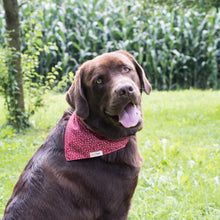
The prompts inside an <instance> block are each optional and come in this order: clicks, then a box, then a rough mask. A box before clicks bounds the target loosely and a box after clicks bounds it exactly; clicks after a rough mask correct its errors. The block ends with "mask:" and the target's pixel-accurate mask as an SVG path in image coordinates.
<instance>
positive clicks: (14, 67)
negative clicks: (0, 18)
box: [3, 0, 27, 129]
mask: <svg viewBox="0 0 220 220" xmlns="http://www.w3.org/2000/svg"><path fill="white" fill-rule="evenodd" d="M3 4H4V9H5V19H6V29H7V41H8V47H9V50H10V51H11V53H9V54H10V55H9V56H10V57H8V63H7V65H8V74H9V85H8V88H9V91H10V92H9V94H10V95H9V96H10V97H9V101H8V102H9V105H8V110H9V122H10V123H11V124H12V125H13V126H14V127H16V128H17V129H20V128H21V127H24V126H25V125H26V124H27V123H26V116H25V107H24V94H23V84H22V68H21V39H20V25H19V6H18V2H17V0H3Z"/></svg>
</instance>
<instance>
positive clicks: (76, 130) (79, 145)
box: [65, 112, 129, 161]
mask: <svg viewBox="0 0 220 220" xmlns="http://www.w3.org/2000/svg"><path fill="white" fill-rule="evenodd" d="M128 141H129V137H126V138H123V139H120V140H108V139H105V138H104V137H100V136H98V135H97V134H95V133H94V132H92V131H90V130H89V129H88V128H87V127H86V126H85V125H84V124H83V123H82V122H81V121H80V119H79V118H78V117H77V116H76V114H75V112H74V113H73V114H72V116H71V117H70V119H69V121H68V123H67V127H66V132H65V157H66V160H67V161H71V160H79V159H86V158H92V157H98V156H102V155H105V154H110V153H112V152H114V151H117V150H119V149H121V148H124V147H125V146H126V144H127V143H128Z"/></svg>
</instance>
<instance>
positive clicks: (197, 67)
mask: <svg viewBox="0 0 220 220" xmlns="http://www.w3.org/2000/svg"><path fill="white" fill-rule="evenodd" d="M193 2H194V1H187V0H181V1H180V0H179V1H173V0H169V1H162V0H158V1H146V0H138V1H134V0H127V1H120V0H108V1H106V0H84V1H76V0H64V1H61V0H47V1H42V0H39V1H37V2H34V4H33V2H32V1H28V2H27V3H26V4H24V5H22V7H21V8H20V19H21V35H22V51H23V53H24V54H33V53H34V54H35V55H37V63H36V65H35V66H34V69H35V73H37V74H38V77H34V80H35V81H39V77H41V76H43V77H44V79H43V83H45V82H46V81H50V82H51V83H50V84H51V87H54V86H55V85H57V83H58V82H59V81H60V80H62V77H66V78H68V73H69V72H71V71H72V72H75V71H76V69H77V68H78V66H79V65H80V64H82V63H83V62H84V61H86V60H88V59H91V58H93V57H94V56H97V55H99V54H101V53H104V52H109V51H113V50H117V49H125V50H128V51H129V52H130V53H132V54H133V55H134V56H135V58H136V59H137V60H138V61H139V63H140V64H141V65H142V66H143V68H144V70H145V72H146V74H147V75H148V77H149V80H150V82H151V83H152V84H153V88H154V89H158V90H165V89H179V88H190V87H194V88H202V89H205V88H214V89H217V88H219V85H220V83H219V82H220V12H219V11H218V10H217V8H215V7H219V6H220V3H218V1H215V0H213V1H209V2H208V3H207V2H206V1H202V0H200V1H197V4H196V5H195V4H194V3H193ZM212 6H215V7H212ZM0 16H1V18H3V14H1V15H0ZM0 20H1V21H0V43H3V42H4V35H3V33H4V27H3V26H4V19H0ZM0 72H1V71H0ZM54 72H56V74H50V77H49V78H48V73H54ZM0 76H1V74H0ZM52 81H53V82H52ZM68 86H69V85H67V86H66V88H65V86H64V87H62V88H61V89H67V87H68Z"/></svg>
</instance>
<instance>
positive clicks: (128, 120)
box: [119, 105, 141, 128]
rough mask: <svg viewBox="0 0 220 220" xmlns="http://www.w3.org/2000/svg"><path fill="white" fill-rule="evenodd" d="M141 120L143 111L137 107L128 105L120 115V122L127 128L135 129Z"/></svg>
mask: <svg viewBox="0 0 220 220" xmlns="http://www.w3.org/2000/svg"><path fill="white" fill-rule="evenodd" d="M140 120H141V111H140V109H138V108H137V106H136V105H128V106H127V107H126V108H125V109H124V110H123V111H122V112H121V114H120V115H119V122H120V123H121V124H122V125H123V126H124V127H125V128H130V127H134V126H136V125H137V124H138V122H139V121H140Z"/></svg>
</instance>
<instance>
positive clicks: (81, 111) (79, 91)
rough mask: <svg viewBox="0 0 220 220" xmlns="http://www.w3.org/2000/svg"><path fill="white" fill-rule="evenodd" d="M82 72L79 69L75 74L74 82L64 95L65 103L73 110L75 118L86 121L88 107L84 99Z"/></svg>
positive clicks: (81, 69)
mask: <svg viewBox="0 0 220 220" xmlns="http://www.w3.org/2000/svg"><path fill="white" fill-rule="evenodd" d="M83 71H84V70H83V68H82V67H81V68H79V70H78V71H77V72H76V75H75V78H74V81H73V83H72V85H71V87H70V88H69V90H68V91H67V93H66V101H67V102H68V103H69V105H70V106H71V107H72V108H73V109H74V110H75V112H76V115H77V116H79V117H80V118H82V119H86V118H87V117H88V116H89V105H88V102H87V99H86V97H85V92H84V86H83V83H82V76H83Z"/></svg>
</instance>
